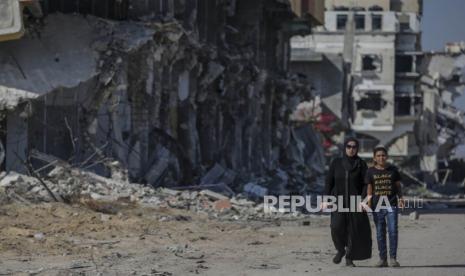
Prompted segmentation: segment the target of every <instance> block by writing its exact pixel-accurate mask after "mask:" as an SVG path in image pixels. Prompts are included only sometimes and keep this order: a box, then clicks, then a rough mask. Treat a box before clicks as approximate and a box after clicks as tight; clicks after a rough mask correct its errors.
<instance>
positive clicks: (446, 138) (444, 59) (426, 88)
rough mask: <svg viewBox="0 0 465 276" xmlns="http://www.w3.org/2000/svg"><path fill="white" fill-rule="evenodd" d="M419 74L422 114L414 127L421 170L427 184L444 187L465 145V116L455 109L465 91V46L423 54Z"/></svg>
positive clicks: (449, 47) (453, 46)
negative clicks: (457, 151)
mask: <svg viewBox="0 0 465 276" xmlns="http://www.w3.org/2000/svg"><path fill="white" fill-rule="evenodd" d="M420 70H421V77H420V81H419V86H420V89H421V92H422V95H423V111H422V113H421V116H420V117H419V118H418V120H417V121H416V125H415V127H416V128H415V129H416V130H415V135H416V137H415V138H416V140H417V141H418V145H419V150H420V166H421V167H420V168H421V171H422V172H423V178H424V179H425V180H426V181H427V182H428V183H432V182H438V181H441V182H442V183H445V182H446V181H447V178H448V177H449V176H450V173H451V171H450V170H449V169H448V167H449V165H448V162H449V161H451V160H452V159H453V158H454V154H453V153H454V150H455V149H456V147H457V146H459V145H461V144H463V143H464V141H465V121H464V119H465V113H464V110H460V109H458V108H456V107H454V100H455V99H456V98H458V97H460V96H462V94H463V93H464V91H465V45H464V43H463V42H462V43H451V44H449V45H447V46H446V49H445V51H444V52H442V53H438V52H431V53H424V56H423V59H422V64H421V66H420ZM432 126H435V127H432ZM440 165H442V166H440ZM456 173H459V172H456Z"/></svg>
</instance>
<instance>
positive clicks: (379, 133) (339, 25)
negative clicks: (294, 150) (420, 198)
mask: <svg viewBox="0 0 465 276" xmlns="http://www.w3.org/2000/svg"><path fill="white" fill-rule="evenodd" d="M422 4H423V3H422V1H421V0H366V1H364V0H360V1H338V0H326V1H325V24H324V26H319V27H316V28H314V29H313V32H312V34H310V35H307V36H295V37H293V38H292V42H291V47H292V51H291V61H292V63H291V67H292V70H293V71H295V72H300V73H302V74H304V75H305V76H307V78H309V80H310V82H311V83H312V85H313V87H314V89H315V91H316V94H317V95H320V96H321V101H322V103H323V105H324V107H323V109H324V110H326V111H327V112H329V113H331V114H332V115H334V116H335V117H336V118H337V122H338V124H336V125H337V127H336V128H335V130H334V131H333V132H332V133H331V135H333V136H331V135H328V137H327V138H328V140H329V141H331V142H332V143H333V144H335V143H336V144H337V143H338V142H340V141H341V137H342V136H341V135H338V134H339V133H338V132H339V131H349V133H350V132H353V135H355V136H356V137H357V138H359V139H360V142H361V148H360V155H361V156H362V157H365V158H370V157H371V156H372V149H373V147H374V146H376V145H378V144H384V145H386V146H387V147H388V150H389V155H390V156H391V157H392V158H393V159H394V161H396V162H399V163H401V164H404V165H409V166H410V165H411V167H412V168H413V170H414V171H415V170H416V171H420V170H421V171H423V174H424V175H431V174H433V172H434V173H437V168H438V167H437V159H434V158H433V159H431V160H429V161H427V160H426V159H427V157H425V154H426V155H430V154H432V153H433V152H434V155H435V156H436V149H437V148H435V147H437V146H438V145H439V144H438V143H437V140H435V138H431V137H432V136H434V135H431V136H428V135H426V134H425V133H426V132H429V131H430V130H428V129H431V125H433V126H434V122H436V119H435V118H436V116H440V117H442V118H443V119H444V118H445V117H444V116H446V115H445V113H447V114H449V115H451V116H446V117H447V118H448V119H447V120H446V121H449V120H453V121H454V124H455V122H460V120H458V118H459V117H461V116H462V115H461V114H458V113H457V112H455V111H452V112H451V111H450V110H449V107H450V106H451V103H452V101H453V97H452V95H455V96H456V94H457V93H462V92H463V87H462V86H461V84H460V82H461V81H458V79H457V78H455V77H453V74H456V72H457V71H458V70H460V69H459V67H460V66H458V64H456V63H455V62H458V60H460V59H457V57H452V56H451V55H450V54H444V56H443V57H441V55H442V54H439V55H438V54H435V53H424V52H422V48H421V42H420V36H421V30H420V19H421V16H422ZM456 56H457V55H456ZM443 59H445V60H448V62H447V64H445V63H444V62H443V61H440V60H443ZM436 63H441V65H434V64H436ZM438 66H439V67H440V66H445V67H447V69H445V68H443V69H440V68H434V67H438ZM443 70H446V71H448V73H445V74H441V73H439V74H440V75H441V77H439V78H444V80H447V81H446V83H447V85H450V86H448V88H444V87H443V88H439V87H435V88H434V89H439V90H441V89H443V90H454V92H444V93H442V92H438V90H435V92H434V93H433V92H430V91H431V90H430V89H431V85H432V84H430V85H426V86H425V85H424V82H425V78H428V77H426V76H432V75H434V76H436V75H437V72H441V71H443ZM452 72H454V73H452ZM451 78H452V79H454V80H457V82H455V83H452V82H450V81H448V80H450V79H451ZM435 80H436V81H437V82H439V83H442V82H443V80H439V79H438V78H437V77H436V79H435ZM447 85H446V86H447ZM433 86H434V85H433ZM428 87H429V88H428ZM433 94H434V95H440V94H447V96H446V97H449V98H448V100H447V101H444V102H442V103H441V104H439V102H438V101H435V100H434V97H436V96H432V95H433ZM446 106H447V107H446ZM445 110H449V111H448V112H445V113H444V111H445ZM430 113H431V114H430ZM452 117H453V118H452ZM461 120H463V118H462V119H461ZM420 121H421V122H423V124H421V123H419V122H420ZM442 121H443V120H442ZM443 122H445V121H443ZM459 124H460V123H459ZM420 125H421V126H420ZM442 125H443V126H444V127H445V128H447V129H448V131H446V132H450V131H452V132H454V131H456V129H457V128H461V127H458V126H457V125H456V126H454V127H452V128H453V129H450V124H449V123H445V124H442ZM446 125H447V126H446ZM462 126H463V123H462ZM438 127H439V126H438ZM426 136H427V137H430V138H425V137H426ZM431 139H432V140H431ZM457 141H458V140H455V142H454V143H453V144H454V145H457ZM431 143H433V144H435V147H431V146H427V145H429V144H431ZM452 148H453V147H449V148H448V149H447V150H446V151H445V152H444V154H441V155H443V156H447V155H448V154H449V152H450V150H451V149H452ZM420 163H421V165H420ZM427 163H428V164H427ZM433 164H434V165H433ZM424 175H423V176H424ZM426 178H428V177H426ZM415 179H417V178H415ZM425 180H427V179H425Z"/></svg>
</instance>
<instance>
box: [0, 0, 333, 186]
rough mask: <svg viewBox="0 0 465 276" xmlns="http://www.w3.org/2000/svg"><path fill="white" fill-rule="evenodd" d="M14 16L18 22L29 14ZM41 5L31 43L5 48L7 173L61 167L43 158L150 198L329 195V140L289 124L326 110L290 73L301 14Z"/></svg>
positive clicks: (177, 5) (12, 6)
mask: <svg viewBox="0 0 465 276" xmlns="http://www.w3.org/2000/svg"><path fill="white" fill-rule="evenodd" d="M20 2H21V1H20ZM28 2H35V1H28ZM294 2H295V1H294ZM304 2H305V1H304ZM306 2H308V3H307V5H306V6H305V7H307V8H308V7H309V5H308V4H310V5H311V6H312V5H313V4H312V3H313V1H306ZM317 2H318V1H317ZM2 3H3V4H2V5H4V6H5V7H8V8H9V9H4V10H3V9H2V12H4V11H5V12H6V13H7V14H8V15H12V17H11V18H16V19H15V20H17V15H18V14H21V12H22V10H21V5H18V3H19V2H18V1H17V0H8V1H6V2H2ZM36 4H37V3H36ZM40 4H41V6H40V9H41V12H42V13H43V15H44V16H43V17H40V16H39V17H38V16H37V15H36V14H34V13H32V12H28V11H26V12H25V13H24V14H23V16H24V19H23V24H24V26H25V29H26V32H25V35H24V36H23V37H21V38H19V36H20V35H21V34H22V33H21V31H20V33H21V34H20V33H18V34H17V35H16V36H14V37H11V36H10V37H8V39H5V40H7V41H3V42H0V109H1V118H0V123H1V129H2V131H1V133H0V135H1V137H0V138H1V141H2V144H3V146H4V148H5V162H3V164H2V166H3V169H5V170H7V171H17V172H23V173H24V172H26V170H27V168H28V167H29V169H30V168H41V167H43V166H47V165H48V164H49V163H51V162H54V161H53V160H49V159H47V158H45V159H44V158H41V156H43V154H31V153H32V152H39V153H45V154H47V156H54V158H56V160H59V159H61V160H66V161H68V162H69V163H70V164H71V165H72V166H74V167H78V168H83V169H86V170H91V171H94V172H96V173H98V174H100V175H106V176H108V175H110V174H111V173H112V171H113V170H115V166H116V167H118V169H123V170H127V174H128V177H129V178H130V180H131V181H132V182H138V183H147V184H149V185H152V186H178V185H191V184H195V183H197V184H198V183H200V184H210V185H211V184H222V185H230V186H231V187H232V188H233V189H235V190H238V189H240V188H241V185H242V184H244V183H247V182H250V181H252V184H254V185H265V186H266V185H267V186H268V187H267V189H268V192H270V193H274V192H276V193H277V192H279V193H283V192H292V191H301V192H302V191H308V190H312V189H318V187H312V185H309V183H318V180H319V179H321V177H322V175H323V173H324V156H323V151H322V149H321V147H320V143H321V141H320V138H319V135H318V133H317V132H316V131H314V129H313V128H312V125H311V124H294V123H293V122H291V120H290V118H289V116H290V114H291V113H292V112H293V111H294V109H295V108H296V106H297V105H298V104H299V103H301V102H303V101H310V100H312V99H313V97H314V95H313V94H312V90H311V86H310V85H308V84H307V83H305V81H303V80H302V79H300V78H299V77H298V76H292V75H290V74H288V57H289V53H290V47H289V38H290V37H291V36H292V35H293V34H295V33H293V32H294V31H293V30H294V29H299V28H297V27H296V23H295V22H297V21H294V20H295V19H296V15H295V13H294V12H292V9H291V5H290V3H289V1H282V0H273V1H265V0H260V1H245V0H244V1H243V0H237V1H225V0H212V1H162V0H160V1H140V0H123V1H117V0H109V1H97V0H94V1H77V0H76V1H43V2H41V3H40ZM294 4H295V3H294ZM34 7H35V8H37V6H34ZM299 7H301V6H299ZM299 7H297V6H295V5H294V6H292V8H294V9H296V8H297V9H298V8H299ZM312 7H313V6H312ZM18 9H19V10H20V12H19V13H18ZM310 12H311V9H307V10H304V11H300V14H306V15H308V14H309V13H310ZM13 13H14V14H13ZM15 16H16V17H15ZM315 18H320V17H317V16H316V17H307V19H304V20H299V21H298V26H302V24H303V22H304V23H305V24H315V23H316V22H318V21H317V20H316V19H315ZM15 22H16V21H15ZM3 23H4V22H3V21H2V25H0V27H2V28H3V27H4V24H3ZM308 29H310V28H308ZM71 30H72V31H71ZM115 160H116V161H117V162H116V165H115V162H114V161H115ZM109 164H113V165H109ZM26 165H28V166H26ZM241 183H242V184H241Z"/></svg>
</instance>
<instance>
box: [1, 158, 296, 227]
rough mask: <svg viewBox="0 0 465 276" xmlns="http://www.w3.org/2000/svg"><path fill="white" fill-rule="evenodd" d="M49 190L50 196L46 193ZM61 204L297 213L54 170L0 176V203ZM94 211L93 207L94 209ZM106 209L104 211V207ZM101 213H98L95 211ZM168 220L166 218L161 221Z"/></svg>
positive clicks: (224, 213) (255, 215) (228, 215)
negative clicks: (35, 174)
mask: <svg viewBox="0 0 465 276" xmlns="http://www.w3.org/2000/svg"><path fill="white" fill-rule="evenodd" d="M47 189H49V190H50V191H51V193H52V194H53V196H52V195H51V194H50V193H49V192H48V191H47ZM55 199H56V200H58V201H64V202H70V201H71V202H70V203H73V204H74V203H86V204H88V201H89V200H91V201H92V202H97V203H96V204H97V205H98V202H101V203H105V204H107V205H108V206H113V205H114V204H117V203H121V202H125V203H134V204H138V205H141V206H145V207H154V208H158V207H169V208H176V209H184V210H190V211H193V212H196V213H203V214H206V215H208V216H209V217H211V218H219V219H224V220H248V219H255V220H256V219H265V218H286V217H293V218H295V217H300V216H302V214H301V213H299V212H297V213H294V214H284V213H277V212H271V211H272V210H265V209H264V205H263V203H260V204H257V203H256V202H254V201H250V200H249V199H247V198H246V197H245V196H244V195H241V194H238V195H235V196H232V197H227V196H225V195H222V194H220V193H216V192H214V191H211V190H209V189H203V190H174V189H168V188H158V189H154V188H152V187H147V186H144V185H140V184H136V183H129V182H127V181H123V180H120V179H111V178H105V177H102V176H99V175H97V174H94V173H91V172H86V171H82V170H79V169H74V168H73V169H70V168H65V167H62V166H57V167H55V168H54V169H53V170H52V171H51V172H50V173H49V174H48V176H47V177H46V178H44V179H39V178H36V177H31V176H28V175H24V174H18V173H14V172H10V173H2V174H1V175H0V201H1V202H2V203H7V202H19V203H24V204H31V203H40V202H53V201H55ZM94 209H95V208H94ZM107 209H108V208H107ZM97 211H100V212H105V211H102V210H97ZM164 219H165V220H166V219H169V218H164Z"/></svg>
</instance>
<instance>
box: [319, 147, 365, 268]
mask: <svg viewBox="0 0 465 276" xmlns="http://www.w3.org/2000/svg"><path fill="white" fill-rule="evenodd" d="M366 170H367V165H366V163H365V162H364V161H363V160H361V159H360V158H359V157H352V158H350V157H347V156H344V157H342V158H337V159H335V160H334V161H333V162H332V164H331V166H330V169H329V173H328V176H327V178H326V185H325V194H327V195H333V196H343V199H344V204H343V205H344V207H349V202H350V201H349V196H350V195H361V196H362V198H363V197H364V196H366V188H367V187H366V185H365V183H364V176H365V173H366ZM331 237H332V239H333V242H334V246H335V247H336V249H337V250H338V251H341V252H343V251H346V258H348V259H351V260H364V259H369V258H371V248H372V241H371V227H370V222H369V220H368V216H367V214H366V212H350V213H342V212H337V211H336V212H332V213H331Z"/></svg>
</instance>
